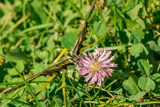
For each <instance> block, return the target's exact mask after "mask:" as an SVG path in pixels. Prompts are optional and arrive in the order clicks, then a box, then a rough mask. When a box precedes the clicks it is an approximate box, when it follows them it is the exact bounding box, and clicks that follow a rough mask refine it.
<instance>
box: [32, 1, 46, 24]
mask: <svg viewBox="0 0 160 107" xmlns="http://www.w3.org/2000/svg"><path fill="white" fill-rule="evenodd" d="M42 5H43V4H42V1H39V0H34V1H33V2H32V3H31V6H32V8H33V10H32V11H31V12H34V13H35V14H34V13H33V14H34V15H36V14H37V20H38V19H40V21H41V23H43V24H45V23H46V21H47V14H46V12H45V11H44V9H43V8H42ZM35 18H36V17H35ZM37 22H38V21H37Z"/></svg>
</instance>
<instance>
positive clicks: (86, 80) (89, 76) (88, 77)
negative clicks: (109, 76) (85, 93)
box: [84, 72, 92, 82]
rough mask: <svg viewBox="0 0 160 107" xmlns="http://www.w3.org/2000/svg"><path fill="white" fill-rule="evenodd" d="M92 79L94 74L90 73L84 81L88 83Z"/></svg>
mask: <svg viewBox="0 0 160 107" xmlns="http://www.w3.org/2000/svg"><path fill="white" fill-rule="evenodd" d="M91 77H92V72H90V73H89V74H88V75H87V76H85V77H84V78H85V80H84V81H85V82H88V81H89V79H90V78H91Z"/></svg>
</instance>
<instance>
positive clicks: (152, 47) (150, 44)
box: [149, 40, 160, 54]
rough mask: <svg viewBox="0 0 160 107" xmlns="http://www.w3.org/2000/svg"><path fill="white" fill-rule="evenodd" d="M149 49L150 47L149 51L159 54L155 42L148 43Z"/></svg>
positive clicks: (158, 48)
mask: <svg viewBox="0 0 160 107" xmlns="http://www.w3.org/2000/svg"><path fill="white" fill-rule="evenodd" d="M158 44H159V40H158ZM149 47H150V48H151V50H153V51H154V52H156V53H158V54H160V46H158V45H157V44H156V42H155V41H150V42H149Z"/></svg>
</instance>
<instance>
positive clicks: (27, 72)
mask: <svg viewBox="0 0 160 107" xmlns="http://www.w3.org/2000/svg"><path fill="white" fill-rule="evenodd" d="M93 2H94V1H93V0H1V1H0V55H1V57H0V62H1V64H0V92H2V91H3V90H5V89H7V88H10V87H12V86H13V85H17V84H24V81H22V77H21V75H23V77H24V78H25V79H27V78H29V77H31V76H32V75H34V74H36V73H38V72H40V71H42V70H44V69H45V68H48V67H50V66H51V65H53V64H55V63H56V62H58V61H61V60H63V59H64V58H66V54H67V52H68V51H70V50H71V49H72V47H73V45H74V43H75V41H76V39H77V36H78V34H79V32H80V31H81V28H82V27H83V23H84V21H85V19H86V16H87V13H88V12H89V10H90V8H91V5H92V4H93ZM88 23H89V30H88V33H87V39H86V40H85V42H84V44H83V45H84V48H83V49H82V50H81V53H82V52H83V51H84V52H87V51H90V52H93V51H94V49H95V47H96V46H98V47H99V48H107V49H108V50H112V55H113V54H115V55H116V58H115V60H114V63H117V64H118V67H117V68H116V70H115V71H114V73H113V75H112V77H110V78H109V79H105V81H104V82H103V85H102V87H101V88H100V89H99V88H98V87H97V86H96V84H94V85H93V86H88V85H87V83H85V82H84V79H83V77H81V76H79V75H78V73H77V71H76V70H75V66H70V67H68V68H67V69H65V70H64V72H65V73H63V74H61V75H53V76H46V77H43V76H42V77H39V78H37V79H36V80H34V81H33V82H31V83H30V86H29V87H26V86H24V87H22V88H20V89H18V90H16V91H14V92H11V93H9V94H6V95H5V94H1V97H0V105H1V106H5V107H10V106H11V107H17V106H35V105H38V106H53V107H55V106H56V107H58V106H59V107H61V106H80V107H81V106H86V107H87V106H109V107H110V106H138V105H153V106H158V105H159V104H160V72H159V71H160V63H159V62H160V27H159V23H160V1H159V0H98V2H97V3H96V8H95V10H94V12H93V14H92V16H91V17H90V19H89V21H88ZM81 53H80V55H82V54H81ZM2 56H3V57H2ZM20 74H21V75H20Z"/></svg>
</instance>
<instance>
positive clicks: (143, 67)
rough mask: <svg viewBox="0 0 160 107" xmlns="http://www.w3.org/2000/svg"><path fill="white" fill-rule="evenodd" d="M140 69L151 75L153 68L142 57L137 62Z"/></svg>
mask: <svg viewBox="0 0 160 107" xmlns="http://www.w3.org/2000/svg"><path fill="white" fill-rule="evenodd" d="M137 64H138V67H139V69H140V70H141V71H142V73H143V74H144V75H147V76H150V74H151V69H150V66H149V64H148V63H147V61H145V60H144V59H140V60H138V62H137Z"/></svg>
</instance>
